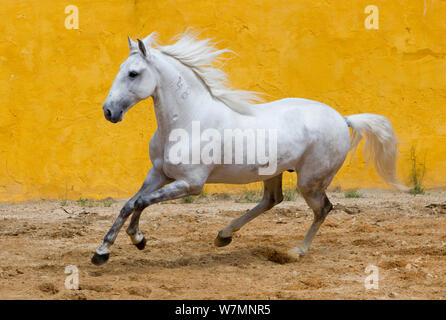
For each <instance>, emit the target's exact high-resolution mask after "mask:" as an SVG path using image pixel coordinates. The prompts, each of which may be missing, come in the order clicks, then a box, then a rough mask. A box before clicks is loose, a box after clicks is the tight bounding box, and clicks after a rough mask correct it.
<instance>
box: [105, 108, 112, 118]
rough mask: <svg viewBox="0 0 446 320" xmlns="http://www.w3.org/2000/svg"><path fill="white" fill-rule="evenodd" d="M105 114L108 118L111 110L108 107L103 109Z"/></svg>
mask: <svg viewBox="0 0 446 320" xmlns="http://www.w3.org/2000/svg"><path fill="white" fill-rule="evenodd" d="M105 116H106V117H108V118H111V111H110V109H105Z"/></svg>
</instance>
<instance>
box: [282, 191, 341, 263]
mask: <svg viewBox="0 0 446 320" xmlns="http://www.w3.org/2000/svg"><path fill="white" fill-rule="evenodd" d="M301 192H302V195H303V197H304V198H305V201H306V202H307V204H308V206H309V207H310V208H311V209H312V210H313V213H314V220H313V223H312V224H311V226H310V229H309V230H308V231H307V234H306V235H305V238H304V240H303V241H302V242H301V243H300V244H299V245H298V246H297V247H296V248H293V249H291V250H290V251H289V254H290V255H292V256H303V255H304V254H305V253H307V251H308V249H309V248H310V245H311V242H312V241H313V239H314V237H315V236H316V233H317V232H318V230H319V228H320V226H321V225H322V223H323V222H324V220H325V217H326V216H327V215H328V213H329V212H330V211H331V209H333V205H332V204H331V203H330V201H329V200H328V198H327V195H326V194H325V191H324V190H315V191H314V190H302V189H301Z"/></svg>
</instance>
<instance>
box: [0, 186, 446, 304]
mask: <svg viewBox="0 0 446 320" xmlns="http://www.w3.org/2000/svg"><path fill="white" fill-rule="evenodd" d="M362 193H363V194H364V197H363V198H358V199H350V198H345V196H344V194H343V193H340V192H338V193H330V194H329V198H330V199H331V201H332V202H333V204H335V205H336V208H337V209H336V210H334V211H332V212H331V213H330V215H329V216H328V218H327V220H326V221H325V223H324V225H323V226H322V228H321V230H320V232H319V234H318V235H317V237H316V239H315V241H314V242H313V246H312V248H311V249H310V251H309V252H308V254H307V255H306V256H305V257H303V258H301V259H299V260H297V261H296V260H294V259H290V258H289V257H288V256H287V255H286V254H285V252H286V251H287V250H288V249H290V248H292V247H293V246H295V245H297V243H298V242H299V241H301V240H302V239H303V237H304V235H305V232H306V230H307V229H308V227H309V225H310V224H311V221H312V212H311V211H310V210H309V209H308V207H307V206H306V204H305V203H304V201H303V199H302V198H298V199H297V200H296V201H286V202H283V203H281V204H280V205H279V206H277V207H275V208H274V209H272V210H270V211H269V212H267V213H265V214H263V215H261V216H260V217H258V218H257V219H255V220H253V221H252V222H250V223H249V224H248V225H246V226H245V227H244V228H243V229H241V230H240V231H239V232H238V233H236V234H235V235H234V238H233V241H232V243H231V244H230V245H229V246H227V247H224V248H216V247H214V245H213V241H214V238H215V236H216V235H217V232H218V231H219V230H220V229H222V228H223V227H224V226H225V225H226V224H227V223H228V222H229V221H230V220H231V219H233V218H234V217H237V216H239V215H240V214H241V213H243V212H245V211H246V210H247V209H249V208H251V207H253V206H254V205H255V204H254V203H236V202H234V201H233V200H231V199H227V200H216V199H215V198H208V199H200V200H198V202H199V203H197V201H194V202H193V203H181V202H177V203H169V204H157V205H154V206H152V207H149V208H147V209H146V210H145V212H144V214H143V216H142V218H141V230H142V231H143V232H144V234H145V236H146V238H147V246H146V249H145V250H143V251H139V250H137V249H136V248H135V247H134V246H133V245H131V244H130V240H129V238H128V237H127V235H126V234H125V231H124V229H123V230H122V231H121V233H120V235H119V236H118V239H117V241H116V243H115V245H114V246H113V248H112V253H111V256H110V260H109V262H108V263H107V264H105V265H103V266H100V267H97V266H94V265H92V264H91V263H90V258H91V256H92V254H93V252H94V250H95V249H96V248H97V246H98V245H99V244H100V243H101V241H102V238H103V236H104V234H105V233H106V231H107V230H108V228H109V227H110V226H111V223H112V222H113V220H114V218H115V216H116V215H117V213H118V212H119V209H120V208H121V207H122V205H123V204H124V202H125V201H124V200H119V201H116V202H114V203H112V204H110V203H108V205H107V206H106V205H103V204H101V203H100V202H98V203H90V204H88V203H87V204H85V203H82V204H81V203H77V202H74V201H73V202H69V203H61V202H60V201H41V202H33V203H20V204H6V203H4V204H1V205H0V298H1V299H17V298H19V299H445V298H446V210H445V208H446V205H445V203H446V202H445V199H446V192H444V191H432V192H429V193H428V194H426V195H417V196H412V195H409V194H401V193H397V192H390V191H363V192H362ZM370 264H373V265H375V266H377V267H378V270H379V283H378V285H379V288H378V289H377V290H374V289H370V290H366V289H365V286H364V280H365V278H366V277H367V276H368V274H366V273H365V269H366V267H367V266H368V265H370ZM68 265H75V266H77V268H78V270H79V286H80V288H79V290H68V289H66V288H65V286H64V282H65V279H66V276H67V274H65V273H64V271H65V267H66V266H68Z"/></svg>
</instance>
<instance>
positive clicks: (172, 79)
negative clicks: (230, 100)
mask: <svg viewBox="0 0 446 320" xmlns="http://www.w3.org/2000/svg"><path fill="white" fill-rule="evenodd" d="M156 58H157V64H156V68H157V70H158V73H159V83H158V86H157V89H156V91H155V93H154V96H153V100H154V105H155V113H156V118H157V122H158V129H159V130H160V132H161V134H162V136H164V137H167V135H168V134H169V133H170V131H171V130H173V129H175V128H185V127H186V126H188V125H189V124H190V123H191V122H192V120H194V119H193V116H194V115H197V114H203V112H204V111H206V110H204V109H203V108H204V107H206V106H204V104H203V103H198V101H197V100H200V101H201V102H203V100H202V99H203V98H204V99H209V100H212V99H210V94H209V92H208V91H207V89H206V88H205V87H204V85H203V83H202V82H201V81H200V80H199V79H198V78H197V77H196V76H195V74H194V73H193V71H192V70H190V69H188V68H187V67H186V66H184V65H182V64H181V63H180V62H178V61H176V60H175V59H174V58H171V57H167V56H164V55H162V54H160V53H158V54H157V57H156ZM197 97H200V99H197ZM199 109H203V110H199Z"/></svg>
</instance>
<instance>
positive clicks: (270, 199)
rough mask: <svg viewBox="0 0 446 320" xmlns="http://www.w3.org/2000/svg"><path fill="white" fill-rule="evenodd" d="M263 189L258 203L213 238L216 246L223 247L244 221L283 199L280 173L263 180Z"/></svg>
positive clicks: (246, 221)
mask: <svg viewBox="0 0 446 320" xmlns="http://www.w3.org/2000/svg"><path fill="white" fill-rule="evenodd" d="M263 185H264V191H263V199H262V201H260V203H259V204H258V205H257V206H255V207H254V208H252V209H251V210H249V211H248V212H246V213H245V214H243V215H242V216H240V217H238V218H236V219H234V220H232V221H231V222H230V223H229V224H228V225H227V226H226V227H225V228H224V229H223V230H221V231H220V232H219V233H218V235H217V238H215V241H214V244H215V245H216V246H217V247H224V246H226V245H228V244H229V243H231V241H232V233H234V232H235V231H238V230H239V229H240V228H241V227H243V226H244V225H245V224H246V223H248V222H249V221H251V220H252V219H254V218H255V217H257V216H258V215H260V214H261V213H262V212H265V211H267V210H269V209H271V208H272V207H274V206H275V205H276V204H279V203H280V202H282V200H283V195H282V174H280V175H278V176H276V177H274V178H271V179H268V180H265V181H264V182H263Z"/></svg>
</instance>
